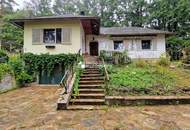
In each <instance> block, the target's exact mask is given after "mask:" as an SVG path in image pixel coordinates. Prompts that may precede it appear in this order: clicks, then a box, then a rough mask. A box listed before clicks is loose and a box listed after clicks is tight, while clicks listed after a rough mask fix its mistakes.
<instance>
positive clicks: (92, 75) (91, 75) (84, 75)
mask: <svg viewBox="0 0 190 130" xmlns="http://www.w3.org/2000/svg"><path fill="white" fill-rule="evenodd" d="M83 77H102V74H82V75H81V78H83Z"/></svg>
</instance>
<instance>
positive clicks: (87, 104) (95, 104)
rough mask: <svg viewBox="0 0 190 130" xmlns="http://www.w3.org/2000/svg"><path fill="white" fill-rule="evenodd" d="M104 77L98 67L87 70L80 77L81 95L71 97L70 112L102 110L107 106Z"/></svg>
mask: <svg viewBox="0 0 190 130" xmlns="http://www.w3.org/2000/svg"><path fill="white" fill-rule="evenodd" d="M103 86H104V77H103V75H102V74H101V73H100V71H99V69H98V68H97V67H88V68H85V70H84V72H83V74H82V75H81V76H80V82H79V95H78V96H76V97H74V96H72V97H71V100H70V102H69V106H68V109H69V110H83V109H88V110H89V109H100V108H101V107H103V106H104V105H105V93H104V89H103Z"/></svg>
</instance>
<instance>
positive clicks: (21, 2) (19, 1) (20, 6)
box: [14, 0, 54, 9]
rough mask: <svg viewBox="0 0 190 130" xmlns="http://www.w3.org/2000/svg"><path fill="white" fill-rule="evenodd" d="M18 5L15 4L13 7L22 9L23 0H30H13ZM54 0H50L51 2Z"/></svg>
mask: <svg viewBox="0 0 190 130" xmlns="http://www.w3.org/2000/svg"><path fill="white" fill-rule="evenodd" d="M15 1H16V2H17V3H18V5H17V6H14V9H22V8H23V6H24V1H30V0H15ZM53 1H54V0H52V2H53Z"/></svg>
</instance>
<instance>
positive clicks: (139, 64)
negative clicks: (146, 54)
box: [134, 59, 148, 68]
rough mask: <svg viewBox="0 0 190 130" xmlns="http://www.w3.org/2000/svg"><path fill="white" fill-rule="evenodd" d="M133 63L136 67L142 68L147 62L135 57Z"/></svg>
mask: <svg viewBox="0 0 190 130" xmlns="http://www.w3.org/2000/svg"><path fill="white" fill-rule="evenodd" d="M134 65H135V66H136V67H141V68H144V67H146V66H147V65H148V64H147V62H146V61H145V60H144V59H137V60H136V61H134Z"/></svg>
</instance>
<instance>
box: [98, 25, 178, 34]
mask: <svg viewBox="0 0 190 130" xmlns="http://www.w3.org/2000/svg"><path fill="white" fill-rule="evenodd" d="M100 34H102V35H113V36H124V35H129V36H136V35H156V34H166V35H174V34H175V33H174V32H168V31H162V30H155V29H149V28H140V27H101V28H100Z"/></svg>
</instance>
